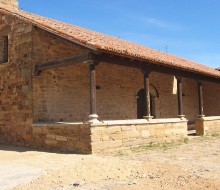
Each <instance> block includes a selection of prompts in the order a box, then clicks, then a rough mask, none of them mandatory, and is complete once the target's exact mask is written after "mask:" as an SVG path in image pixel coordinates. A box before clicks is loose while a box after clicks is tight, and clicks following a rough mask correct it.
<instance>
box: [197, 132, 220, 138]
mask: <svg viewBox="0 0 220 190" xmlns="http://www.w3.org/2000/svg"><path fill="white" fill-rule="evenodd" d="M200 137H201V138H199V139H200V140H208V139H211V138H219V137H220V134H219V133H213V134H210V135H200Z"/></svg>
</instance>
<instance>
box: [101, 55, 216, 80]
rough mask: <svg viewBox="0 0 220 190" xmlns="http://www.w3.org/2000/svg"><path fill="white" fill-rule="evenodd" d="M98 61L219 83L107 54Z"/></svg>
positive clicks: (188, 73)
mask: <svg viewBox="0 0 220 190" xmlns="http://www.w3.org/2000/svg"><path fill="white" fill-rule="evenodd" d="M99 61H100V62H107V63H112V64H117V65H123V66H127V67H133V68H138V69H141V70H148V71H149V70H150V71H151V72H158V73H163V74H168V75H173V76H179V77H184V78H191V79H195V80H200V81H208V82H213V83H220V78H215V77H212V76H207V75H203V74H199V73H195V72H191V71H186V70H183V69H179V68H175V67H169V66H164V65H159V64H157V63H153V62H147V61H140V60H134V59H129V58H123V59H121V57H120V56H116V55H115V56H110V55H108V54H101V55H100V56H99Z"/></svg>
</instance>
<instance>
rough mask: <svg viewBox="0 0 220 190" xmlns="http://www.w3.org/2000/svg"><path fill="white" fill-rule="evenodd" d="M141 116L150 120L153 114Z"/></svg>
mask: <svg viewBox="0 0 220 190" xmlns="http://www.w3.org/2000/svg"><path fill="white" fill-rule="evenodd" d="M143 118H144V119H147V120H151V119H153V116H151V115H148V116H144V117H143Z"/></svg>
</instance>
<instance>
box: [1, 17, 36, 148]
mask: <svg viewBox="0 0 220 190" xmlns="http://www.w3.org/2000/svg"><path fill="white" fill-rule="evenodd" d="M0 35H3V36H8V41H9V46H8V47H9V49H8V50H9V52H8V55H9V60H8V62H7V63H4V64H0V143H8V144H16V145H21V146H25V145H26V144H28V142H29V141H30V140H31V128H30V125H31V124H32V122H33V119H32V118H33V110H32V101H33V99H32V79H31V74H32V62H31V60H32V59H31V56H32V26H31V25H30V24H25V23H24V22H21V21H20V20H18V19H15V17H14V16H8V15H3V14H0Z"/></svg>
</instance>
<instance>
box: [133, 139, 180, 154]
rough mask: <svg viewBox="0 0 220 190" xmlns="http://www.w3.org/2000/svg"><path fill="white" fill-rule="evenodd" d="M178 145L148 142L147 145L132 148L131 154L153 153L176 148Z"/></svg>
mask: <svg viewBox="0 0 220 190" xmlns="http://www.w3.org/2000/svg"><path fill="white" fill-rule="evenodd" d="M178 145H179V144H177V143H174V142H173V141H172V142H165V143H162V144H158V143H153V142H150V143H149V144H146V145H143V146H138V147H133V148H131V151H132V152H133V153H139V152H146V151H154V150H169V149H173V148H176V147H177V146H178Z"/></svg>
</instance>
